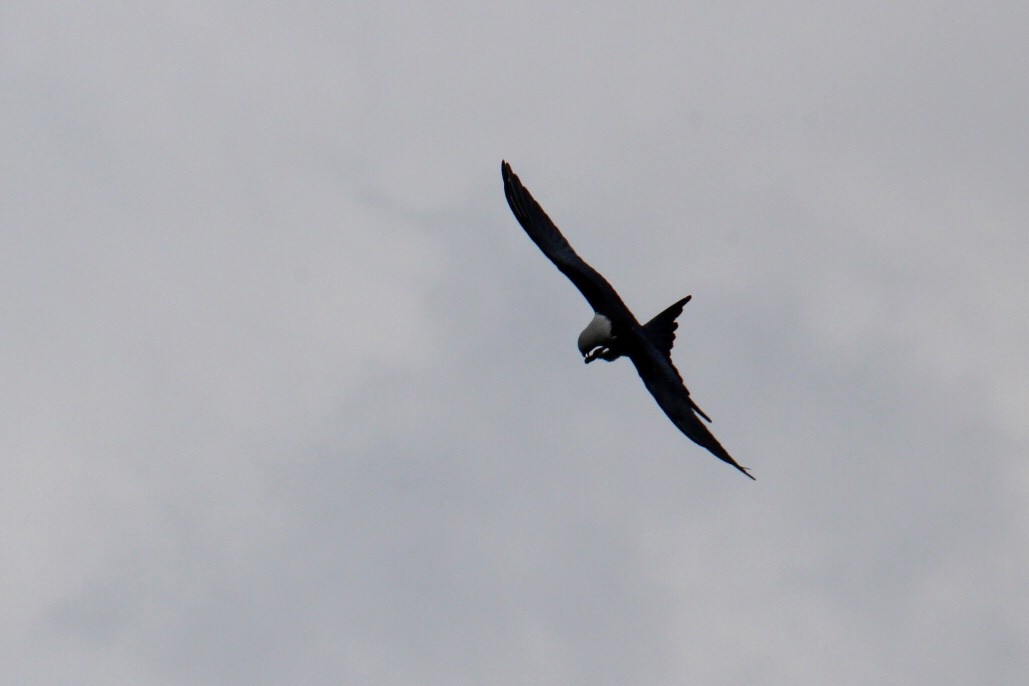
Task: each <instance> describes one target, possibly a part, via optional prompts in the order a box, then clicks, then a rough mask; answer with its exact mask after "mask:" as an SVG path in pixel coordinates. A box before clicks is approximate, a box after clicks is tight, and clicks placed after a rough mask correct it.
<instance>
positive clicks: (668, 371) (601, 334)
mask: <svg viewBox="0 0 1029 686" xmlns="http://www.w3.org/2000/svg"><path fill="white" fill-rule="evenodd" d="M500 169H501V174H502V175H503V177H504V194H505V195H506V196H507V203H508V205H510V206H511V211H512V212H513V213H514V216H515V218H516V219H517V220H518V223H519V224H521V225H522V228H523V229H525V233H527V234H528V235H529V238H531V239H532V241H533V243H535V244H536V245H537V246H539V249H540V250H542V251H543V254H544V255H546V256H547V257H548V258H549V259H550V261H551V262H553V263H554V265H555V266H557V268H558V269H559V270H561V273H562V274H564V275H565V276H567V277H568V278H569V279H570V280H571V282H572V283H573V284H575V287H576V288H578V289H579V290H580V291H581V292H582V294H583V296H585V298H586V300H587V301H588V302H589V304H590V305H591V306H592V307H593V311H594V312H595V313H596V316H595V317H594V319H593V321H592V322H590V324H589V326H587V327H586V329H585V330H584V331H583V332H582V334H580V336H579V350H580V351H581V352H582V354H583V357H584V358H585V361H586V362H587V363H588V362H592V361H593V360H595V359H603V360H607V361H611V360H614V359H617V358H618V357H621V356H625V357H628V358H629V359H630V360H632V363H633V365H635V367H636V371H637V373H638V374H639V375H640V379H642V380H643V384H644V385H645V386H646V387H647V390H648V391H650V394H651V395H653V396H654V399H655V400H657V404H658V405H660V407H661V409H662V410H664V413H665V414H666V415H668V418H669V419H671V420H672V423H673V424H675V426H676V427H678V428H679V430H680V431H682V432H683V433H684V434H686V436H687V437H688V438H689V439H690V440H692V441H693V442H694V443H696V444H698V445H700V446H703V447H704V448H707V449H708V450H709V451H711V453H712V454H713V455H714V456H715V457H717V458H718V459H720V460H722V461H724V462H727V463H729V464H731V465H732V466H733V467H735V468H736V469H738V470H740V471H741V472H743V473H744V474H746V475H747V476H748V477H750V478H751V479H753V478H754V477H753V476H751V475H750V473H749V472H748V471H747V468H746V467H741V466H740V465H739V464H738V463H737V462H736V460H734V459H733V458H732V456H731V455H729V453H728V451H727V450H726V449H725V448H723V447H722V445H721V444H720V443H719V442H718V439H716V438H715V437H714V435H712V433H711V432H710V431H709V430H708V428H707V426H706V425H705V424H704V423H703V422H702V421H700V417H703V418H704V419H706V420H707V421H709V422H710V421H711V419H710V418H709V417H708V416H707V415H706V414H705V413H704V411H703V410H701V409H700V408H699V407H698V406H697V404H696V403H695V402H693V399H692V398H690V392H689V391H688V390H687V389H686V384H684V383H683V380H682V377H681V376H680V375H679V371H678V370H677V369H676V368H675V365H674V364H673V363H672V357H671V351H672V344H673V343H674V342H675V330H676V328H678V326H679V325H678V322H676V321H675V319H676V317H678V316H679V314H680V313H681V312H682V308H683V305H685V304H686V303H687V302H689V299H690V296H686V297H685V298H683V299H682V300H679V301H678V302H676V303H675V304H674V305H672V306H671V307H669V308H667V309H666V310H664V311H663V312H661V313H660V314H659V315H657V316H656V317H654V318H653V319H652V320H650V321H649V322H647V323H646V324H645V325H641V324H640V323H639V322H638V321H637V320H636V317H635V316H633V314H632V312H630V311H629V308H628V307H626V306H625V303H624V302H622V299H621V298H620V297H619V296H618V293H616V292H615V289H614V288H612V287H611V284H609V283H608V282H607V280H606V279H605V278H604V277H603V276H601V275H600V274H599V273H597V271H596V270H595V269H593V267H591V266H589V265H588V264H586V262H585V261H583V259H582V258H581V257H579V256H578V255H577V254H576V253H575V250H573V249H572V246H571V245H569V243H568V241H567V240H565V237H564V236H562V235H561V232H560V231H559V230H558V228H557V226H555V225H554V222H552V221H551V220H550V217H548V216H547V214H546V212H544V211H543V208H542V207H540V205H539V203H538V202H536V200H535V199H534V198H533V197H532V195H530V194H529V191H528V190H527V189H526V188H525V186H523V185H522V182H521V181H520V180H519V179H518V176H517V175H516V174H515V173H514V172H513V171H511V165H509V164H508V163H507V162H502V163H501V166H500ZM698 414H699V415H700V416H699V417H698Z"/></svg>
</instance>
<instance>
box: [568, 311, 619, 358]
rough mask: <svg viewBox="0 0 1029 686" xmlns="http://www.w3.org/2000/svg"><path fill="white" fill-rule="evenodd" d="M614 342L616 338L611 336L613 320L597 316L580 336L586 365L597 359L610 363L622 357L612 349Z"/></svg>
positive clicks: (579, 343)
mask: <svg viewBox="0 0 1029 686" xmlns="http://www.w3.org/2000/svg"><path fill="white" fill-rule="evenodd" d="M614 341H615V336H613V335H611V320H610V319H608V318H607V317H605V316H604V315H602V314H595V315H594V316H593V319H592V320H591V321H590V323H589V324H587V325H586V328H585V329H583V330H582V333H580V334H579V341H578V345H579V352H580V353H582V356H583V357H584V358H586V359H585V360H584V361H585V362H586V364H589V363H590V362H592V361H593V360H596V359H597V358H600V359H603V360H607V361H608V362H610V361H611V360H613V359H615V358H616V357H618V356H619V355H620V353H618V352H614V351H612V350H611V348H610V346H611V344H612V343H614Z"/></svg>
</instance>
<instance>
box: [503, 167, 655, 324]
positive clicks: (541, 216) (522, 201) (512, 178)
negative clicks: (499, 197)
mask: <svg viewBox="0 0 1029 686" xmlns="http://www.w3.org/2000/svg"><path fill="white" fill-rule="evenodd" d="M500 171H501V174H502V175H503V177H504V194H505V195H506V196H507V204H508V205H510V206H511V211H512V212H513V213H514V216H515V219H517V220H518V223H519V224H521V225H522V228H523V229H525V233H527V234H529V238H531V239H532V242H533V243H535V244H536V245H537V246H539V249H540V250H542V251H543V254H544V255H546V256H547V258H548V259H549V260H550V261H551V262H553V263H554V265H555V266H556V267H557V268H558V269H560V270H561V273H562V274H564V275H565V276H567V277H568V278H569V279H570V280H571V282H572V283H573V284H575V287H576V288H578V289H579V290H580V291H581V292H582V294H583V296H585V298H586V300H587V301H588V302H589V304H590V305H592V306H593V311H594V312H599V313H601V314H603V315H605V316H606V317H607V318H608V319H610V320H611V321H612V322H614V323H616V324H618V323H621V324H630V323H635V321H636V320H635V317H633V315H632V313H631V312H630V311H629V308H628V307H626V306H625V303H624V302H622V299H621V298H620V297H618V293H616V292H615V289H614V288H612V287H611V284H609V283H608V282H607V279H605V278H604V277H603V276H601V275H600V274H599V273H598V272H597V270H596V269H594V268H593V267H591V266H589V265H588V264H586V262H585V261H584V260H583V259H582V258H581V257H579V256H578V255H577V254H576V253H575V251H574V250H573V249H572V246H571V245H570V244H569V243H568V241H567V240H566V239H565V237H564V236H562V235H561V232H560V231H559V230H558V228H557V226H555V225H554V222H552V221H551V220H550V217H548V216H547V213H546V212H544V211H543V208H542V207H540V204H539V203H538V202H536V200H535V199H534V198H533V197H532V195H531V194H530V193H529V191H528V189H527V188H526V187H525V186H523V185H522V182H521V180H519V178H518V175H517V174H515V173H514V172H513V171H511V165H510V164H508V163H507V162H501V164H500Z"/></svg>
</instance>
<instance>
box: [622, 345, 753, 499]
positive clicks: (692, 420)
mask: <svg viewBox="0 0 1029 686" xmlns="http://www.w3.org/2000/svg"><path fill="white" fill-rule="evenodd" d="M631 359H632V362H633V364H634V365H636V371H637V372H638V373H639V375H640V378H641V379H642V380H643V385H644V386H646V387H647V390H648V391H650V394H651V395H652V396H654V400H656V401H657V404H658V405H659V406H660V407H661V409H662V410H664V413H665V414H666V415H668V418H669V419H671V420H672V423H673V424H675V426H676V427H678V429H679V431H682V432H683V433H684V434H686V437H687V438H689V439H690V440H691V441H693V442H694V443H696V444H697V445H699V446H701V447H704V448H707V449H708V451H710V452H711V454H712V455H714V456H715V457H717V458H718V459H719V460H722V461H723V462H727V463H729V464H731V465H732V466H733V467H735V468H736V469H738V470H740V471H741V472H743V473H744V474H745V475H747V476H748V477H750V478H751V479H753V478H754V477H753V476H751V474H750V472H749V471H747V468H746V467H742V466H740V464H739V463H738V462H736V460H734V459H733V458H732V455H730V454H729V451H728V450H726V449H725V448H723V447H722V444H721V443H719V442H718V439H717V438H715V436H714V434H712V433H711V431H710V430H709V429H708V428H707V425H705V424H704V422H702V421H700V417H698V416H697V415H696V412H700V414H701V415H703V416H704V418H705V419H707V415H705V414H704V413H703V411H701V409H700V408H699V407H697V405H696V403H694V402H693V399H692V398H690V392H689V391H688V390H687V389H686V385H685V384H683V382H682V378H681V377H680V376H679V373H678V371H677V370H676V369H675V366H674V365H673V364H672V362H671V360H665V359H657V358H655V357H654V356H653V355H648V354H645V353H644V354H641V355H632V356H631ZM708 421H711V420H710V419H708Z"/></svg>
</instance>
